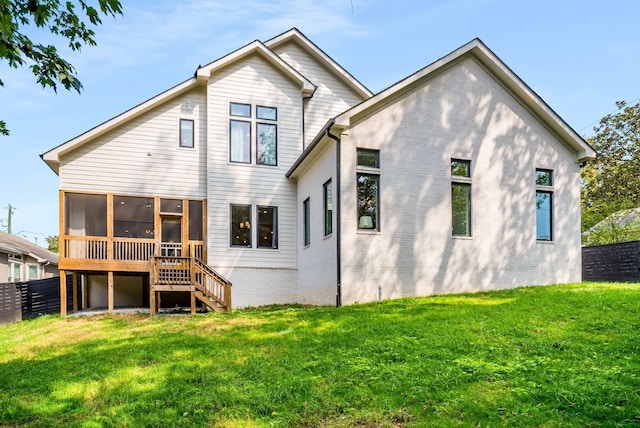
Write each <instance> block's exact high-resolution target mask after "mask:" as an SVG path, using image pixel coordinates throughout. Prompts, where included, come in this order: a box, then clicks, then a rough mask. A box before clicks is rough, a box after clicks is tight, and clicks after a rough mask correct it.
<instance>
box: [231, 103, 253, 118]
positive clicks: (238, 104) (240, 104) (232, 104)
mask: <svg viewBox="0 0 640 428" xmlns="http://www.w3.org/2000/svg"><path fill="white" fill-rule="evenodd" d="M233 106H243V107H248V108H249V114H248V115H243V114H233ZM229 116H233V117H245V118H247V117H249V118H250V117H251V104H247V103H236V102H230V103H229Z"/></svg>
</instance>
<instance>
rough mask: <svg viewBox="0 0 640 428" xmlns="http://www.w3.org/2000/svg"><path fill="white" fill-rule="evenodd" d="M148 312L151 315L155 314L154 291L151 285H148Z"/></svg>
mask: <svg viewBox="0 0 640 428" xmlns="http://www.w3.org/2000/svg"><path fill="white" fill-rule="evenodd" d="M149 314H151V316H152V317H155V316H156V291H155V290H154V289H153V285H152V286H151V287H149Z"/></svg>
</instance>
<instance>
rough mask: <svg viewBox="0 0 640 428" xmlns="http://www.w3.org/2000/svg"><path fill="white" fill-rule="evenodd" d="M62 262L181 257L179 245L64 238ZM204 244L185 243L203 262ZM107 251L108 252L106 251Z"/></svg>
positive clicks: (151, 240) (181, 252)
mask: <svg viewBox="0 0 640 428" xmlns="http://www.w3.org/2000/svg"><path fill="white" fill-rule="evenodd" d="M62 244H63V246H62V253H61V256H62V258H66V259H84V260H92V261H104V262H128V261H130V262H146V261H149V260H150V259H151V257H152V256H154V255H156V253H157V250H160V255H162V256H182V255H183V254H184V252H183V251H182V244H181V243H164V242H163V243H158V242H156V241H155V240H153V239H139V238H111V239H110V238H106V237H104V238H103V237H95V236H64V237H63V238H62ZM204 247H205V246H204V243H203V242H201V241H191V242H189V254H188V255H192V256H194V257H196V258H199V259H204ZM109 250H111V251H109Z"/></svg>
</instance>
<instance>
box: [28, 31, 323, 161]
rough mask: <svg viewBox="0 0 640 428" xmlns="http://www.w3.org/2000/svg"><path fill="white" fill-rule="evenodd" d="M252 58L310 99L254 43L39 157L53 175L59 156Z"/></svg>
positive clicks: (307, 87)
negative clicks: (260, 58) (217, 72)
mask: <svg viewBox="0 0 640 428" xmlns="http://www.w3.org/2000/svg"><path fill="white" fill-rule="evenodd" d="M254 54H257V55H260V56H261V57H262V58H264V59H265V60H266V61H268V62H269V63H270V64H272V65H273V66H274V67H275V68H276V69H278V70H279V71H280V72H282V73H283V74H284V75H285V76H287V77H288V78H290V79H291V80H292V81H293V82H294V83H296V84H298V85H299V86H300V90H301V93H302V96H305V97H310V96H311V95H313V93H314V91H315V89H316V86H315V85H314V84H313V83H312V82H310V81H309V80H308V79H307V78H306V77H304V76H303V75H302V74H300V73H299V72H298V71H297V70H296V69H294V68H293V67H291V66H290V65H289V64H288V63H286V62H285V61H283V60H282V58H280V57H279V56H278V55H276V54H275V53H274V52H273V51H272V50H271V49H269V48H268V47H266V46H265V45H264V44H263V43H262V42H260V41H258V40H256V41H253V42H251V43H249V44H247V45H245V46H243V47H241V48H240V49H237V50H235V51H233V52H231V53H229V54H227V55H225V56H223V57H221V58H219V59H217V60H215V61H213V62H211V63H209V64H207V65H205V66H203V67H202V66H201V67H198V69H197V70H196V72H195V75H194V77H192V78H190V79H188V80H185V81H184V82H182V83H179V84H178V85H176V86H174V87H173V88H171V89H168V90H166V91H164V92H162V93H161V94H158V95H156V96H155V97H153V98H150V99H148V100H147V101H144V102H143V103H141V104H138V105H137V106H135V107H133V108H131V109H129V110H127V111H125V112H124V113H121V114H119V115H118V116H115V117H114V118H112V119H109V120H107V121H106V122H103V123H101V124H100V125H98V126H96V127H94V128H92V129H90V130H89V131H87V132H85V133H83V134H80V135H79V136H77V137H75V138H72V139H71V140H69V141H67V142H65V143H63V144H61V145H59V146H57V147H54V148H53V149H51V150H49V151H47V152H45V153H43V154H41V155H40V157H41V158H42V159H43V160H44V161H45V162H46V163H47V165H49V167H50V168H51V169H52V170H53V171H54V172H55V173H56V174H57V173H58V168H59V166H60V156H62V155H63V154H65V153H67V152H69V151H71V150H75V149H77V148H78V147H80V146H82V145H83V144H85V143H87V142H89V141H91V140H93V139H94V138H97V137H99V136H101V135H103V134H105V133H107V132H109V131H111V130H112V129H115V128H117V127H119V126H121V125H122V124H124V123H126V122H128V121H130V120H132V119H135V118H136V117H138V116H140V115H142V114H144V113H146V112H148V111H149V110H151V109H153V108H155V107H157V106H158V105H161V104H162V103H164V102H166V101H168V100H170V99H172V98H175V97H177V96H179V95H181V94H183V93H185V92H187V91H189V90H191V89H193V88H195V87H197V86H198V85H205V84H206V82H207V80H208V79H209V77H210V76H211V74H212V73H215V72H216V71H218V70H220V69H221V68H223V67H226V66H228V65H231V64H233V63H235V62H237V61H240V60H242V59H244V58H247V57H248V56H251V55H254Z"/></svg>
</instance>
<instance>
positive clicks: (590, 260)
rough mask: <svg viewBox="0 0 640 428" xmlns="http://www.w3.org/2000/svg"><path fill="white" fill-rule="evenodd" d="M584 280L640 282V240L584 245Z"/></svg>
mask: <svg viewBox="0 0 640 428" xmlns="http://www.w3.org/2000/svg"><path fill="white" fill-rule="evenodd" d="M582 280H583V281H605V282H640V241H632V242H622V243H618V244H607V245H596V246H593V247H583V248H582Z"/></svg>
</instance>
